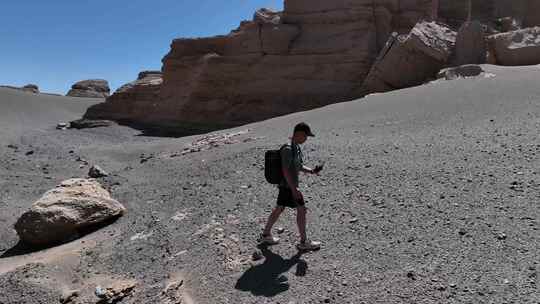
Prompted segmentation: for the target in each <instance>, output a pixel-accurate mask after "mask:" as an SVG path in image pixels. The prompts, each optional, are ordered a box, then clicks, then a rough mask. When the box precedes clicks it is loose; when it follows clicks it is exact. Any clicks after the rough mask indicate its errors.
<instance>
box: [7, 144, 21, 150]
mask: <svg viewBox="0 0 540 304" xmlns="http://www.w3.org/2000/svg"><path fill="white" fill-rule="evenodd" d="M7 147H8V148H10V149H13V150H17V149H19V147H17V146H16V145H12V144H9V145H8V146H7Z"/></svg>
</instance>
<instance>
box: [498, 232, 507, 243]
mask: <svg viewBox="0 0 540 304" xmlns="http://www.w3.org/2000/svg"><path fill="white" fill-rule="evenodd" d="M497 239H498V240H501V241H502V240H506V234H504V233H502V232H501V233H498V234H497Z"/></svg>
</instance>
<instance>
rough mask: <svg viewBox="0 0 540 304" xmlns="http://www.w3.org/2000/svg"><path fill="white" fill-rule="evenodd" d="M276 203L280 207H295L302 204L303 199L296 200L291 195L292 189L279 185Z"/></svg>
mask: <svg viewBox="0 0 540 304" xmlns="http://www.w3.org/2000/svg"><path fill="white" fill-rule="evenodd" d="M277 205H278V206H280V207H289V208H296V207H300V206H304V201H303V200H301V201H296V200H295V199H294V197H293V195H292V190H291V189H289V188H285V187H279V194H278V197H277Z"/></svg>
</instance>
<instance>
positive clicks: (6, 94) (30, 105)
mask: <svg viewBox="0 0 540 304" xmlns="http://www.w3.org/2000/svg"><path fill="white" fill-rule="evenodd" d="M99 102H103V99H98V98H74V97H61V96H54V95H48V94H37V95H36V94H32V93H28V92H22V91H19V90H14V89H9V88H0V128H1V129H2V132H0V136H1V137H0V139H4V138H6V137H7V136H20V135H21V134H24V133H25V132H28V131H31V130H36V129H38V130H42V129H46V128H51V127H53V128H54V127H55V126H56V124H57V123H59V122H69V121H71V120H75V119H78V118H80V116H81V115H82V114H84V112H85V111H86V109H87V108H88V107H89V106H90V105H93V104H96V103H99Z"/></svg>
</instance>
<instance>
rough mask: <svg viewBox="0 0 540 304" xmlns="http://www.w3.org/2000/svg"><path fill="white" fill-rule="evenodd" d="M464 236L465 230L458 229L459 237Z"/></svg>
mask: <svg viewBox="0 0 540 304" xmlns="http://www.w3.org/2000/svg"><path fill="white" fill-rule="evenodd" d="M465 234H467V230H465V229H464V228H461V229H459V235H465Z"/></svg>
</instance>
